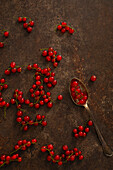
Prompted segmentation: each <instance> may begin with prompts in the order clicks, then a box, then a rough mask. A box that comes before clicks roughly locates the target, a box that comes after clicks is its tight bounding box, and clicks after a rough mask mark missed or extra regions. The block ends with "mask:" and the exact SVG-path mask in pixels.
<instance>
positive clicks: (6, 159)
mask: <svg viewBox="0 0 113 170" xmlns="http://www.w3.org/2000/svg"><path fill="white" fill-rule="evenodd" d="M36 142H37V140H36V139H32V140H31V141H27V140H25V139H24V140H19V141H18V144H17V145H15V150H14V151H13V152H12V153H11V154H9V155H7V156H6V155H2V156H1V157H0V167H2V166H4V165H5V164H7V165H8V164H9V163H10V162H13V161H17V162H21V161H22V158H21V157H20V156H19V154H18V153H16V152H17V151H19V150H24V151H25V150H26V149H27V148H28V147H30V146H31V144H35V143H36Z"/></svg>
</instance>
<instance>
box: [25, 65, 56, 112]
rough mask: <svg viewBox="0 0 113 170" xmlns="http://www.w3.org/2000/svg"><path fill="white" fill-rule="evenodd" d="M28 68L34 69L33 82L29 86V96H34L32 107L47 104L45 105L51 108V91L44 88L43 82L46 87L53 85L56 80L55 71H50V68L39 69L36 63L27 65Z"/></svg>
mask: <svg viewBox="0 0 113 170" xmlns="http://www.w3.org/2000/svg"><path fill="white" fill-rule="evenodd" d="M27 69H28V70H35V71H36V72H35V83H34V84H33V85H32V87H31V88H30V90H29V91H30V93H31V97H32V98H34V107H35V108H36V109H38V108H39V107H40V106H42V105H44V104H47V107H49V108H51V107H52V106H53V102H52V99H51V93H50V92H46V91H45V90H44V85H43V84H44V83H45V84H47V87H48V88H51V87H52V86H55V85H56V84H57V80H55V79H54V76H55V73H54V72H51V68H49V67H48V68H44V69H41V68H40V67H38V64H33V66H32V65H28V67H27Z"/></svg>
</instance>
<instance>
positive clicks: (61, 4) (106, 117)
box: [0, 0, 113, 170]
mask: <svg viewBox="0 0 113 170" xmlns="http://www.w3.org/2000/svg"><path fill="white" fill-rule="evenodd" d="M112 7H113V1H112V0H95V1H94V0H85V1H83V0H69V1H68V0H56V1H55V0H28V1H27V0H24V1H23V0H7V1H5V0H2V1H0V26H1V28H5V29H7V30H9V31H10V36H9V38H7V40H6V47H4V48H3V49H0V77H3V73H4V70H5V69H6V68H8V66H9V63H10V62H11V61H15V62H16V63H17V64H18V65H27V64H30V63H40V66H41V67H46V66H47V65H48V63H47V62H45V59H44V58H42V57H41V52H40V51H39V49H40V48H44V47H50V46H52V47H53V48H55V49H56V50H57V51H58V53H59V54H62V56H63V60H62V61H61V63H60V64H59V66H58V67H57V68H56V69H54V70H55V73H56V78H57V80H58V85H57V86H56V87H55V88H54V89H52V90H51V93H52V98H53V99H54V100H56V98H57V95H58V94H63V97H64V99H63V100H62V101H61V102H58V101H57V102H56V104H54V107H53V108H52V109H47V108H46V106H44V107H42V108H41V109H39V111H37V112H38V113H40V114H45V115H46V116H47V121H48V126H47V127H45V128H44V129H43V128H42V127H36V128H33V127H31V128H30V129H29V130H28V131H27V132H21V131H20V129H19V127H18V125H17V123H16V122H15V119H16V108H15V106H11V108H9V109H8V111H7V120H6V121H5V120H4V119H3V111H2V109H0V120H1V123H0V154H3V153H5V154H8V153H9V152H11V151H12V150H13V146H14V145H15V144H16V142H17V141H18V139H24V138H26V139H31V138H34V137H36V138H37V139H38V144H36V145H35V147H33V148H31V149H28V150H27V151H23V153H21V155H22V158H23V161H22V162H21V163H16V162H15V163H12V164H10V165H9V166H6V167H3V168H2V169H6V168H7V169H8V170H15V169H16V170H26V169H27V170H44V169H46V170H53V169H54V170H55V169H66V170H69V169H70V170H75V169H77V170H86V169H87V170H112V169H113V158H106V157H105V156H104V155H103V152H102V148H101V145H100V143H99V141H98V138H97V136H96V134H95V130H94V129H93V128H92V130H91V132H90V133H89V134H88V136H87V137H86V138H85V139H84V140H82V139H80V140H76V139H75V138H74V137H73V136H72V129H73V128H74V127H76V126H77V125H81V124H83V123H84V122H85V121H86V120H87V119H88V113H87V111H86V110H85V109H84V108H81V107H77V106H75V105H74V104H73V102H72V101H71V98H70V96H69V91H68V86H69V81H70V79H71V78H72V77H74V76H76V77H78V78H80V79H82V80H83V81H84V82H85V84H86V86H87V88H88V90H89V92H90V100H89V105H90V108H91V110H92V111H93V112H94V116H95V118H96V120H97V123H98V125H99V127H100V130H101V132H102V134H103V136H104V137H105V139H106V141H107V143H108V144H109V145H110V146H111V147H112V148H113V105H112V99H113V97H112V96H113V75H112V74H113V32H112V31H113V30H112V28H113V23H112V21H113V8H112ZM19 16H28V17H31V18H32V19H33V20H34V22H35V26H34V28H33V31H32V32H31V33H30V34H28V33H27V32H26V31H25V30H24V29H23V28H22V25H21V24H18V23H17V22H16V21H17V18H18V17H19ZM60 21H66V22H67V23H68V24H69V25H70V26H72V27H74V28H75V29H76V30H77V33H75V34H74V35H72V36H71V35H69V34H68V33H66V34H64V35H61V34H57V33H56V32H55V28H56V25H57V24H59V23H60ZM1 39H2V36H1ZM50 65H51V64H50ZM51 66H52V65H51ZM92 74H95V75H96V76H97V81H96V82H95V83H90V82H89V79H90V76H91V75H92ZM32 76H33V73H32V72H26V71H24V72H22V73H21V74H19V75H18V76H17V75H16V74H15V75H11V76H10V77H8V78H7V82H8V84H9V88H8V90H6V91H5V92H4V93H3V96H4V98H5V99H6V98H8V97H12V93H13V91H14V89H15V88H19V89H20V90H23V92H24V96H25V97H27V96H29V95H28V89H29V88H30V86H31V85H32V82H33V79H32ZM28 111H29V112H30V114H31V115H32V117H35V113H36V110H35V109H31V110H30V109H29V110H28ZM31 112H32V113H33V114H32V113H31ZM49 143H53V144H54V148H55V153H56V154H57V153H60V151H61V148H62V145H63V144H67V145H68V146H69V148H70V149H72V148H73V147H74V146H76V147H78V148H79V149H81V150H82V153H83V155H84V157H85V158H84V160H83V161H82V162H79V161H78V162H77V161H74V162H73V163H72V164H70V163H67V164H65V165H63V166H62V167H58V165H56V164H51V163H49V162H47V161H46V156H47V153H41V152H40V147H41V146H42V145H45V144H49Z"/></svg>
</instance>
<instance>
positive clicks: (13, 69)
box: [5, 62, 22, 75]
mask: <svg viewBox="0 0 113 170" xmlns="http://www.w3.org/2000/svg"><path fill="white" fill-rule="evenodd" d="M21 71H22V68H21V67H19V66H16V63H15V62H11V63H10V67H9V68H8V69H6V70H5V75H10V74H11V73H16V72H18V73H20V72H21Z"/></svg>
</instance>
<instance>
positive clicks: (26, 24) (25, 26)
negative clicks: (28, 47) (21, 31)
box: [18, 17, 34, 32]
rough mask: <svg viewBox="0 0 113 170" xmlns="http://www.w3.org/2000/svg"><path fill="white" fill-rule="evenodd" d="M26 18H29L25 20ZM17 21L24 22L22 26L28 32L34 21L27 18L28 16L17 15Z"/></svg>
mask: <svg viewBox="0 0 113 170" xmlns="http://www.w3.org/2000/svg"><path fill="white" fill-rule="evenodd" d="M27 20H29V21H28V22H27ZM18 22H19V23H20V22H24V24H23V27H24V28H25V29H27V31H28V32H31V31H32V27H33V26H34V21H32V20H31V19H30V18H28V17H19V18H18Z"/></svg>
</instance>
